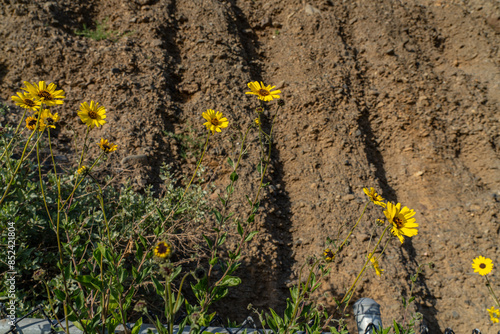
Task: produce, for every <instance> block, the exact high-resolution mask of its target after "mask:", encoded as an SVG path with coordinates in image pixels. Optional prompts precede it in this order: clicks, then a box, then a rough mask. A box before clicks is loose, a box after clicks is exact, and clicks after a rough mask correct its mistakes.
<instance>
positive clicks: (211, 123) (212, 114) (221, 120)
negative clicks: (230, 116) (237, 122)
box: [202, 109, 229, 134]
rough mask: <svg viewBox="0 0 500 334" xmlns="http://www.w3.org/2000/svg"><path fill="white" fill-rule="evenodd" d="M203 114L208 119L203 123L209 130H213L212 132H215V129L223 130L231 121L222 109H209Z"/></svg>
mask: <svg viewBox="0 0 500 334" xmlns="http://www.w3.org/2000/svg"><path fill="white" fill-rule="evenodd" d="M202 116H203V118H204V119H206V120H207V121H206V122H205V123H203V125H205V126H206V127H207V129H208V130H209V131H212V134H215V131H217V132H221V129H222V128H227V126H228V125H229V121H228V120H227V118H225V117H223V115H222V113H221V112H220V111H214V110H212V109H208V110H207V111H206V112H204V113H203V114H202Z"/></svg>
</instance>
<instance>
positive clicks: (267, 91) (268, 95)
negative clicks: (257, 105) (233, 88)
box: [245, 81, 281, 101]
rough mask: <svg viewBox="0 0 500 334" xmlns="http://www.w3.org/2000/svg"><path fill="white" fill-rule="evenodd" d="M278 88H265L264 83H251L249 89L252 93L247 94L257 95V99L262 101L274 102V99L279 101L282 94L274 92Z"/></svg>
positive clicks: (278, 91) (277, 91)
mask: <svg viewBox="0 0 500 334" xmlns="http://www.w3.org/2000/svg"><path fill="white" fill-rule="evenodd" d="M275 87H276V86H271V85H269V86H267V87H266V86H265V85H264V84H263V83H262V81H261V82H260V83H259V82H258V81H254V82H249V83H248V88H250V90H251V92H245V94H252V95H257V97H258V98H259V99H260V100H262V101H272V100H273V99H279V98H280V96H279V95H278V94H280V93H281V91H280V90H275V91H272V90H273V89H274V88H275Z"/></svg>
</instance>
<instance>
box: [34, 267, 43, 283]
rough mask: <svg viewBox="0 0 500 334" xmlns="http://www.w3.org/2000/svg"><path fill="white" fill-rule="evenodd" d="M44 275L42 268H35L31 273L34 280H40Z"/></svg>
mask: <svg viewBox="0 0 500 334" xmlns="http://www.w3.org/2000/svg"><path fill="white" fill-rule="evenodd" d="M44 276H45V270H43V269H38V270H35V272H34V273H33V279H34V280H35V281H40V280H42V279H43V277H44Z"/></svg>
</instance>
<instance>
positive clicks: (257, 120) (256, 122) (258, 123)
mask: <svg viewBox="0 0 500 334" xmlns="http://www.w3.org/2000/svg"><path fill="white" fill-rule="evenodd" d="M254 122H255V125H257V126H259V125H260V121H259V119H258V118H256V119H255V120H254Z"/></svg>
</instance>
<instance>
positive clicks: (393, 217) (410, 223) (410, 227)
mask: <svg viewBox="0 0 500 334" xmlns="http://www.w3.org/2000/svg"><path fill="white" fill-rule="evenodd" d="M384 214H385V217H386V218H387V220H388V221H389V223H390V224H392V225H393V227H392V229H391V232H392V234H394V235H395V236H397V237H398V238H399V241H401V243H403V242H404V240H405V239H404V236H405V235H406V236H407V237H413V236H414V235H417V233H418V230H417V227H418V224H417V223H415V218H412V217H413V216H414V215H415V211H414V210H410V209H408V207H406V206H405V207H404V208H402V209H401V203H398V204H396V205H394V204H392V203H391V202H388V203H387V207H386V209H385V210H384Z"/></svg>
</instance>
